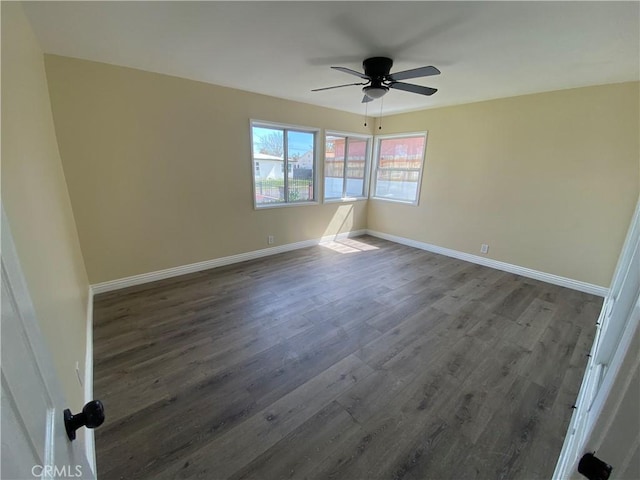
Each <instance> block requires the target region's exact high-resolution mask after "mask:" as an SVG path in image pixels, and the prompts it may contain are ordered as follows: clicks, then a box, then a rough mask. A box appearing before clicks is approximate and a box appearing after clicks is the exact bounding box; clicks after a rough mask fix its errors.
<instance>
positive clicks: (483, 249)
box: [480, 243, 489, 253]
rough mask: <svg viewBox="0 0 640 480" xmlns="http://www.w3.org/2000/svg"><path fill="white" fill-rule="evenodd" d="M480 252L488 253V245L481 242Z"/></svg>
mask: <svg viewBox="0 0 640 480" xmlns="http://www.w3.org/2000/svg"><path fill="white" fill-rule="evenodd" d="M480 253H489V245H487V244H486V243H483V244H482V246H481V247H480Z"/></svg>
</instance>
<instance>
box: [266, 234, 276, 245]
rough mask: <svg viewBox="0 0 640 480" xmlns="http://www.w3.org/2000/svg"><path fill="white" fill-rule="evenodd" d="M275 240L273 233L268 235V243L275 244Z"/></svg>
mask: <svg viewBox="0 0 640 480" xmlns="http://www.w3.org/2000/svg"><path fill="white" fill-rule="evenodd" d="M273 242H274V238H273V235H269V236H268V237H267V243H268V244H269V245H273Z"/></svg>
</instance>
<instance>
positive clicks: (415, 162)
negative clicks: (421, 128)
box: [373, 133, 427, 205]
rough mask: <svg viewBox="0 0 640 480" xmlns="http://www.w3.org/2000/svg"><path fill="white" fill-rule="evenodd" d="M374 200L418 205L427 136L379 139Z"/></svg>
mask: <svg viewBox="0 0 640 480" xmlns="http://www.w3.org/2000/svg"><path fill="white" fill-rule="evenodd" d="M376 142H377V143H376V168H375V176H374V187H373V198H378V199H382V200H392V201H397V202H405V203H411V204H413V205H417V204H418V195H419V193H420V182H421V179H422V169H423V165H424V152H425V147H426V143H427V134H426V133H413V134H408V135H385V136H380V137H376Z"/></svg>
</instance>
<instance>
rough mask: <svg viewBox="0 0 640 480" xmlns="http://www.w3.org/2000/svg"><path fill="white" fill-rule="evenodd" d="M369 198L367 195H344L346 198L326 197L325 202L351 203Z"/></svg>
mask: <svg viewBox="0 0 640 480" xmlns="http://www.w3.org/2000/svg"><path fill="white" fill-rule="evenodd" d="M365 200H368V198H367V197H344V198H326V199H325V200H324V203H349V202H362V201H365Z"/></svg>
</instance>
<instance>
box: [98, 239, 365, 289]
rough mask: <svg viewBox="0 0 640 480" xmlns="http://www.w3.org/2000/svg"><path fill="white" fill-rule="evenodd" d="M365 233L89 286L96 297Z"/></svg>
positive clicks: (289, 244)
mask: <svg viewBox="0 0 640 480" xmlns="http://www.w3.org/2000/svg"><path fill="white" fill-rule="evenodd" d="M365 233H366V230H353V231H351V232H345V233H338V234H335V235H326V236H324V237H321V238H314V239H311V240H304V241H302V242H295V243H288V244H286V245H278V246H277V247H269V248H263V249H261V250H254V251H252V252H246V253H239V254H237V255H230V256H228V257H221V258H214V259H212V260H205V261H204V262H197V263H191V264H189V265H182V266H179V267H173V268H167V269H165V270H158V271H156V272H149V273H143V274H140V275H133V276H131V277H125V278H119V279H117V280H111V281H108V282H102V283H96V284H94V285H91V288H92V291H93V294H94V295H97V294H99V293H105V292H111V291H113V290H120V289H121V288H127V287H132V286H134V285H141V284H143V283H149V282H155V281H158V280H164V279H166V278H171V277H177V276H180V275H185V274H187V273H194V272H200V271H202V270H209V269H210V268H216V267H222V266H225V265H231V264H232V263H240V262H246V261H247V260H255V259H256V258H261V257H267V256H269V255H276V254H278V253H284V252H289V251H291V250H298V249H300V248H306V247H313V246H315V245H320V244H321V243H325V242H331V241H333V240H339V239H343V238H349V237H358V236H360V235H364V234H365Z"/></svg>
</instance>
